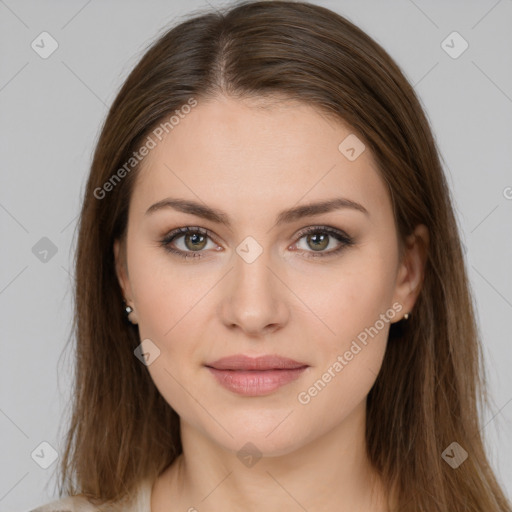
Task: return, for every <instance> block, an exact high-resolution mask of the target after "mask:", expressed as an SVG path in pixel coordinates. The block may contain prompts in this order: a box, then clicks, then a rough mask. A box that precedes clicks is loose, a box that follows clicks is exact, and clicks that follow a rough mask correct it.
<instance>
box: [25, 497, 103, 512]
mask: <svg viewBox="0 0 512 512" xmlns="http://www.w3.org/2000/svg"><path fill="white" fill-rule="evenodd" d="M99 510H101V509H100V508H98V507H95V506H94V505H93V504H92V503H89V501H87V500H86V499H85V498H83V497H80V496H68V497H66V498H62V499H60V500H55V501H51V502H48V503H45V504H43V505H41V506H40V507H37V508H34V509H32V510H29V511H28V512H97V511H99Z"/></svg>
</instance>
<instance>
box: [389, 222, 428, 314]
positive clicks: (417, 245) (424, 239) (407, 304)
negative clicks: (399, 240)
mask: <svg viewBox="0 0 512 512" xmlns="http://www.w3.org/2000/svg"><path fill="white" fill-rule="evenodd" d="M429 240H430V237H429V232H428V228H427V227H426V226H425V225H424V224H418V225H417V226H416V228H415V229H414V231H413V233H412V234H411V235H409V236H408V237H407V239H406V241H405V247H404V254H403V257H402V261H401V262H400V266H399V269H398V273H397V278H396V285H395V293H394V295H393V302H392V303H393V304H394V303H395V302H398V303H399V304H401V305H402V307H403V314H405V313H410V312H411V311H412V309H413V307H414V304H415V303H416V299H417V298H418V295H419V293H420V291H421V285H422V284H423V279H424V277H425V264H426V261H427V256H428V247H429ZM399 320H401V318H399V319H398V320H397V321H399Z"/></svg>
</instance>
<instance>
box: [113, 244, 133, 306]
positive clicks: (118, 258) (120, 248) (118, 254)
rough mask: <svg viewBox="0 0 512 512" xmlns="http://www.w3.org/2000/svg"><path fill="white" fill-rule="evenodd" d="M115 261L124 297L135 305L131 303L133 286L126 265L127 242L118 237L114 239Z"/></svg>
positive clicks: (128, 302)
mask: <svg viewBox="0 0 512 512" xmlns="http://www.w3.org/2000/svg"><path fill="white" fill-rule="evenodd" d="M113 249H114V261H115V266H116V275H117V280H118V281H119V286H120V287H121V290H122V291H123V297H124V298H125V300H126V302H127V304H129V305H130V306H132V307H133V305H132V304H131V297H132V293H131V287H130V280H129V278H128V269H127V265H126V244H125V243H124V242H123V241H122V240H120V239H116V240H115V241H114V248H113Z"/></svg>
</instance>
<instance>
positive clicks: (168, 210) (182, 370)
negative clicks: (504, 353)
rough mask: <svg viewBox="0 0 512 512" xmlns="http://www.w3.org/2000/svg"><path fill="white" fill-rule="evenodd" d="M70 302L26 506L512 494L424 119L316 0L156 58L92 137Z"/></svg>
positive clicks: (170, 41)
mask: <svg viewBox="0 0 512 512" xmlns="http://www.w3.org/2000/svg"><path fill="white" fill-rule="evenodd" d="M75 302H76V324H75V327H76V337H77V366H76V385H75V395H74V404H73V415H72V421H71V425H70V429H69V433H68V437H67V444H66V450H65V453H64V456H63V459H62V466H61V491H60V494H61V497H62V499H61V500H58V501H56V502H53V503H51V504H48V505H46V506H43V507H41V508H39V509H38V511H49V510H56V509H69V510H73V509H74V510H84V511H86V510H87V511H88V510H123V511H127V510H133V511H135V510H137V511H138V510H140V511H146V512H149V511H150V510H151V511H152V512H161V511H164V510H165V511H175V510H176V511H177V510H189V511H194V510H201V511H203V510H204V511H207V510H210V511H213V510H215V511H216V510H224V511H232V510H277V509H279V510H301V509H302V510H308V511H320V510H322V511H336V512H346V511H355V510H358V511H359V510H361V511H363V510H364V511H367V510H372V511H374V512H384V511H402V512H407V511H420V510H422V511H428V512H434V511H450V512H459V511H475V512H476V511H479V512H483V511H485V512H491V511H493V512H494V511H495V512H498V511H500V512H502V511H506V510H510V504H509V503H507V500H506V498H505V496H504V493H503V492H502V490H501V489H500V487H499V485H498V483H497V481H496V478H495V476H494V474H493V471H492V469H491V468H490V467H489V464H488V461H487V458H486V455H485V452H484V448H483V443H482V438H481V435H480V424H479V419H478V414H477V402H478V400H480V399H481V398H482V397H483V396H484V395H483V389H482V383H481V382H480V380H479V370H480V365H481V361H480V345H479V339H478V333H477V327H476V323H475V316H474V311H473V307H472V299H471V296H470V292H469V286H468V278H467V273H466V269H465V266H464V259H463V256H462V251H461V242H460V238H459V234H458V229H457V224H456V220H455V217H454V213H453V208H452V204H451V198H450V193H449V189H448V186H447V183H446V180H445V177H444V174H443V171H442V167H441V164H440V160H439V156H438V152H437V148H436V146H435V143H434V140H433V137H432V134H431V130H430V127H429V125H428V122H427V120H426V118H425V115H424V113H423V111H422V108H421V106H420V103H419V101H418V99H417V97H416V95H415V93H414V91H413V89H412V88H411V86H410V85H409V83H408V82H407V81H406V79H405V78H404V76H403V74H402V73H401V71H400V70H399V68H398V66H397V65H396V63H395V62H394V61H393V60H392V59H391V58H390V57H389V55H387V53H386V52H385V51H384V50H383V49H382V48H381V47H380V46H379V45H378V44H377V43H376V42H375V41H373V40H372V39H371V38H370V37H369V36H367V35H366V34H365V33H364V32H362V31H361V30H360V29H358V28H357V27H356V26H354V25H353V24H352V23H350V22H349V21H348V20H346V19H344V18H343V17H341V16H339V15H337V14H335V13H333V12H331V11H329V10H327V9H325V8H322V7H319V6H315V5H310V4H308V3H295V2H281V1H276V2H246V3H241V4H238V5H237V6H235V7H232V8H231V9H229V10H227V12H225V13H224V14H220V13H218V12H215V13H206V14H204V13H200V14H198V15H196V16H194V17H192V18H190V19H189V20H187V21H185V22H183V23H181V24H180V25H178V26H177V27H175V28H173V29H172V30H170V31H169V32H167V33H166V34H164V35H163V36H162V37H161V38H160V39H159V40H158V41H157V42H156V43H155V44H154V45H153V46H152V47H151V48H150V49H149V50H148V52H147V53H146V54H145V55H144V57H143V58H142V60H141V61H140V62H139V64H138V65H137V66H136V67H135V69H134V70H133V72H132V73H131V74H130V76H129V77H128V79H127V80H126V82H125V84H124V86H123V87H122V89H121V91H120V92H119V94H118V96H117V98H116V100H115V101H114V104H113V106H112V108H111V110H110V112H109V115H108V117H107V119H106V122H105V125H104V127H103V130H102V133H101V136H100V139H99V141H98V144H97V148H96V152H95V155H94V161H93V164H92V168H91V173H90V176H89V180H88V185H87V190H86V193H85V197H84V201H83V209H82V213H81V221H80V232H79V239H78V246H77V259H76V301H75ZM123 302H124V303H123ZM123 312H124V313H125V314H126V317H125V315H124V314H123ZM64 495H67V497H63V496H64Z"/></svg>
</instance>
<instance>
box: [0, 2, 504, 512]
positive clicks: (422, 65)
mask: <svg viewBox="0 0 512 512" xmlns="http://www.w3.org/2000/svg"><path fill="white" fill-rule="evenodd" d="M315 3H319V4H321V5H323V6H326V7H329V8H331V9H333V10H335V11H337V12H339V13H340V14H342V15H344V16H346V17H347V18H349V19H350V20H351V21H353V22H354V23H356V24H357V25H358V26H359V27H361V28H362V29H363V30H365V31H366V32H367V33H369V34H370V35H371V36H372V37H373V38H375V39H376V40H377V41H378V42H379V43H380V44H381V45H382V46H383V47H384V48H385V49H386V50H387V51H388V52H389V53H390V54H391V56H392V57H393V58H394V59H395V60H396V61H397V62H398V64H399V65H400V66H401V67H402V69H403V71H404V73H405V75H406V76H407V78H408V79H409V80H410V82H411V83H412V84H413V85H414V87H415V89H416V91H417V93H418V95H419V97H420V99H421V101H422V103H423V105H424V108H425V110H426V112H427V115H428V117H429V119H430V121H431V124H432V128H433V131H434V134H435V137H436V139H437V141H438V144H439V148H440V151H441V156H442V158H443V159H444V162H445V164H446V165H445V170H446V173H447V176H448V180H449V183H450V186H451V189H452V191H453V195H454V199H455V205H456V210H457V216H458V220H459V224H460V228H461V231H462V237H463V240H464V244H465V247H466V258H467V263H468V268H469V273H470V279H471V285H472V288H473V291H474V295H475V301H476V306H477V310H478V320H479V324H480V328H481V332H482V337H483V343H484V354H485V358H486V359H485V362H486V368H487V370H486V371H487V374H488V378H489V390H490V396H491V398H492V399H493V403H494V406H493V408H492V409H491V410H488V411H484V413H483V418H484V421H483V432H484V436H485V440H486V444H487V447H488V452H489V456H490V459H491V463H492V465H493V467H494V468H495V470H496V472H497V474H498V478H499V479H500V481H501V483H502V484H503V485H504V487H505V491H506V492H507V493H508V496H509V497H510V496H511V495H512V457H511V455H512V372H511V370H510V363H511V362H512V361H511V360H512V358H511V355H512V343H511V342H512V339H511V336H510V330H509V324H508V322H509V319H510V318H511V317H512V272H510V262H511V261H512V236H511V234H512V229H511V228H512V171H511V162H512V144H511V140H512V137H511V136H512V133H511V131H512V130H511V125H512V116H511V114H512V63H511V55H512V30H511V28H512V0H500V1H496V0H480V1H471V2H470V1H467V0H465V1H462V0H461V1H450V2H446V1H441V0H437V1H428V2H427V1H420V0H414V2H413V1H412V0H393V1H386V2H378V1H377V0H375V1H356V0H353V1H348V0H338V1H322V2H315ZM211 4H212V5H214V6H217V7H218V6H220V5H223V4H221V3H219V2H217V1H214V0H211ZM206 5H207V4H206V3H205V2H201V1H187V2H185V1H175V2H170V1H156V0H152V1H150V2H142V1H139V2H134V1H123V2H121V1H103V2H100V1H99V0H90V1H84V0H81V1H67V2H63V1H60V2H57V1H52V2H50V1H38V2H36V1H17V0H0V49H1V50H0V56H1V61H0V141H1V142H0V143H1V148H0V149H1V152H0V154H1V179H2V181H1V187H0V222H1V224H0V225H1V237H2V244H1V247H2V265H1V266H0V314H1V321H2V324H1V325H2V338H1V340H2V341H1V343H2V344H1V348H2V357H1V358H0V429H1V430H0V432H1V436H0V452H1V463H0V464H1V466H0V511H14V510H18V511H25V510H28V509H29V508H32V507H35V506H36V505H40V504H42V503H45V502H47V501H49V500H51V499H54V498H56V497H57V494H56V486H55V483H56V479H55V468H56V466H57V462H55V463H54V464H52V465H50V466H49V467H48V468H47V469H43V468H41V467H40V466H39V465H38V464H36V462H35V461H34V460H33V459H32V457H31V454H32V453H33V452H34V450H36V454H37V453H41V449H40V448H39V445H40V443H42V442H48V443H50V445H52V446H53V447H54V448H55V449H56V450H57V452H60V451H61V450H62V446H63V444H62V436H63V434H64V430H63V427H62V426H61V425H62V420H64V419H66V418H67V414H68V408H67V406H66V404H67V401H68V399H69V389H70V377H71V364H72V356H73V354H72V351H70V350H66V351H64V348H65V345H66V341H67V338H68V334H69V330H70V326H71V300H72V294H71V288H70V284H71V274H72V272H73V268H72V263H71V262H72V254H73V250H74V244H75V238H74V236H75V232H74V230H75V226H76V220H77V215H78V212H79V204H80V198H81V195H82V192H83V187H84V184H85V179H86V176H87V173H88V167H89V165H90V162H91V154H92V150H93V146H94V143H95V141H96V139H97V136H98V134H99V129H100V126H101V123H102V121H103V119H104V117H105V115H106V113H107V108H108V106H109V105H110V104H111V102H112V101H113V99H114V97H115V94H116V91H117V90H118V88H119V87H120V85H121V83H122V81H123V80H124V78H125V77H126V76H127V74H128V73H129V71H130V70H131V68H132V67H133V66H134V65H135V63H136V62H137V60H138V59H139V58H140V57H141V55H142V53H143V52H144V49H145V48H146V47H147V45H148V44H149V43H150V42H151V41H152V40H153V39H154V38H155V37H156V35H157V33H159V32H160V31H161V30H162V29H163V28H165V27H166V26H169V25H170V24H172V23H174V22H175V21H176V20H177V17H178V16H181V15H184V14H186V13H188V12H190V11H191V10H193V9H196V8H198V7H201V6H206ZM43 31H47V32H49V33H50V34H51V35H52V37H53V38H54V39H55V40H56V41H57V42H58V45H59V46H58V49H57V50H56V51H55V52H54V53H53V54H52V55H51V56H50V57H48V58H47V59H43V58H41V57H40V56H39V54H37V53H36V52H35V51H34V50H33V49H32V48H31V43H32V41H33V40H35V39H36V38H37V36H39V34H40V33H41V32H43ZM453 31H457V32H459V33H460V34H461V36H462V37H463V38H464V39H465V40H466V41H467V42H468V44H469V47H468V49H467V50H466V51H465V52H464V53H462V54H461V55H460V56H458V58H452V57H451V56H450V55H448V53H447V52H446V51H445V49H443V46H442V42H443V41H444V40H445V39H446V38H447V36H448V35H449V34H451V33H452V32H453ZM448 41H450V39H448ZM36 42H37V41H36ZM448 44H450V45H451V46H453V49H452V50H451V51H452V52H453V51H457V50H459V49H460V48H461V41H457V40H454V43H448ZM45 47H46V48H48V45H47V44H46V45H45ZM43 237H47V238H48V239H49V240H51V242H52V244H53V245H54V246H55V247H56V249H57V252H56V254H55V255H52V253H51V252H49V253H48V254H47V255H46V256H44V253H39V254H38V253H37V251H36V250H34V251H33V247H34V246H35V245H36V244H37V243H38V242H39V244H43V245H44V244H48V241H44V242H40V240H41V238H43ZM38 247H39V245H37V246H36V248H38ZM39 250H41V249H39ZM44 257H46V260H47V261H42V260H41V258H43V259H44ZM57 372H59V375H58V376H57ZM43 451H44V453H45V454H46V455H45V457H47V456H48V453H49V450H48V449H45V450H43ZM470 456H471V455H470ZM34 458H35V459H36V460H38V459H37V456H34ZM43 458H44V457H43Z"/></svg>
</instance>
